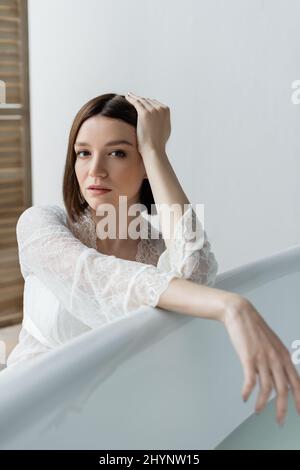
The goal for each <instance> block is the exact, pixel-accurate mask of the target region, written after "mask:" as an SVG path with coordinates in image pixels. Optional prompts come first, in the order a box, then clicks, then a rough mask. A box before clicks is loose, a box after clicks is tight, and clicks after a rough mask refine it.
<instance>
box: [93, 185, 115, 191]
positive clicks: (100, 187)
mask: <svg viewBox="0 0 300 470" xmlns="http://www.w3.org/2000/svg"><path fill="white" fill-rule="evenodd" d="M88 189H103V190H106V191H111V189H110V188H105V187H104V186H97V185H95V184H91V186H89V187H88Z"/></svg>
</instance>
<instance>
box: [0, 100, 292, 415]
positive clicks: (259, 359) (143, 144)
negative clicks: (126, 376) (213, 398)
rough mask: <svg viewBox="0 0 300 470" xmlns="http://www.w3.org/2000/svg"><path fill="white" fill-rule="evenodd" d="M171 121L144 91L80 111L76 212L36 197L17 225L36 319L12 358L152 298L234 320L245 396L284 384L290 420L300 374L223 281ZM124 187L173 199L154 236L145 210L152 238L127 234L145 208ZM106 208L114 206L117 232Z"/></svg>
mask: <svg viewBox="0 0 300 470" xmlns="http://www.w3.org/2000/svg"><path fill="white" fill-rule="evenodd" d="M170 131H171V125H170V110H169V108H168V107H167V106H165V105H163V104H162V103H160V102H158V101H157V100H154V99H149V98H142V97H140V96H137V95H133V94H128V95H126V97H125V96H122V95H114V94H106V95H102V96H99V97H96V98H94V99H92V100H90V101H89V102H88V103H86V104H85V105H84V106H83V107H82V108H81V109H80V111H79V112H78V113H77V115H76V117H75V119H74V122H73V125H72V128H71V131H70V136H69V145H68V153H67V159H66V165H65V172H64V181H63V197H64V204H65V207H66V212H65V211H64V210H63V209H61V208H60V207H58V206H33V207H30V208H28V209H26V210H25V211H24V212H23V213H22V214H21V216H20V218H19V220H18V223H17V239H18V245H19V257H20V265H21V271H22V274H23V277H24V279H25V289H24V318H23V323H22V330H21V333H20V338H19V343H18V344H17V346H16V348H15V349H14V350H13V351H12V353H11V355H10V356H9V358H8V361H7V365H8V366H9V367H11V366H12V365H16V364H18V363H20V362H22V361H24V360H29V359H31V358H34V357H36V356H38V355H40V354H41V353H44V352H47V351H49V350H51V349H52V348H54V347H57V346H58V345H60V344H63V343H64V342H66V341H68V340H69V339H71V338H72V337H74V336H76V335H79V334H82V333H83V332H84V331H87V330H89V329H91V328H97V327H98V326H101V325H103V324H104V323H107V322H114V321H118V320H119V319H120V318H122V317H124V316H128V315H130V314H131V313H132V312H134V311H135V310H136V309H137V308H138V307H140V306H141V305H151V306H153V307H155V306H158V307H160V308H163V309H167V310H170V311H174V312H178V313H182V314H187V315H192V316H197V317H201V318H208V319H212V320H218V321H220V322H222V323H223V324H224V326H225V328H226V330H227V332H228V334H229V337H230V339H231V341H232V344H233V346H234V348H235V350H236V352H237V354H238V356H239V359H240V361H241V364H242V367H243V371H244V385H243V389H242V396H243V399H244V400H247V399H248V397H249V395H250V393H251V391H252V389H253V387H254V386H255V384H256V380H257V376H258V378H259V383H260V391H259V394H258V398H257V402H256V412H259V411H260V410H262V409H263V408H264V407H265V405H266V403H267V400H268V398H269V396H270V393H271V391H272V389H273V387H274V388H275V389H276V391H277V402H276V409H277V412H276V415H277V420H278V423H283V420H284V417H285V414H286V409H287V396H288V390H289V387H290V388H291V390H292V392H293V395H294V399H295V403H296V407H297V410H298V412H299V413H300V378H299V375H298V373H297V370H296V369H295V367H294V365H293V363H292V361H291V358H290V354H289V351H288V349H287V348H286V347H285V346H284V345H283V343H282V342H281V340H280V339H279V338H278V337H277V336H276V334H275V333H274V332H273V331H272V330H271V329H270V328H269V326H268V325H267V324H266V322H265V321H264V320H263V318H262V317H261V315H260V314H259V313H258V312H257V310H256V309H255V308H254V306H253V305H252V304H251V302H249V300H247V299H246V298H243V297H241V296H239V295H238V294H235V293H230V292H227V291H224V290H221V289H216V288H213V287H212V286H213V284H214V282H215V278H216V274H217V268H218V264H217V262H216V259H215V257H214V254H213V253H212V252H211V250H210V243H209V241H208V239H207V235H206V232H205V231H202V228H201V224H198V219H197V218H196V215H195V212H194V211H193V209H192V207H191V205H190V203H189V201H188V199H187V197H186V195H185V193H184V192H183V190H182V188H181V186H180V184H179V181H178V179H177V177H176V175H175V173H174V170H173V168H172V166H171V164H170V162H169V160H168V157H167V155H166V151H165V145H166V142H167V140H168V138H169V135H170ZM95 187H96V189H95ZM97 188H98V189H97ZM99 188H102V190H101V189H99ZM120 197H125V200H126V202H127V206H128V207H129V208H130V207H134V205H135V204H137V205H139V204H140V205H142V206H143V207H145V208H146V212H148V213H151V212H150V211H151V207H152V205H153V204H156V205H157V206H158V207H159V208H160V207H164V209H162V210H160V211H159V217H160V219H159V220H160V225H161V232H160V231H156V230H155V229H154V227H152V226H151V227H150V225H151V224H150V225H149V224H148V225H147V227H148V231H147V229H146V235H147V236H146V237H145V238H144V234H145V231H144V229H145V219H144V218H143V217H139V218H138V222H139V224H140V228H141V233H142V234H143V238H142V237H141V236H139V237H131V236H129V238H127V235H128V231H130V228H132V227H131V225H132V223H133V222H134V220H133V214H132V212H130V211H124V210H123V209H122V208H121V205H120ZM171 207H172V209H173V208H174V207H175V210H174V214H173V215H174V219H173V221H174V225H173V227H172V229H171V230H170V225H171V224H170V217H169V216H170V210H169V209H170V208H171ZM104 209H105V210H107V211H108V212H110V211H111V209H113V211H112V213H109V216H110V218H109V224H108V225H109V229H110V228H111V225H114V226H113V230H112V232H110V234H109V236H108V237H107V238H105V237H104V227H103V222H105V221H106V219H105V217H104V212H105V211H104ZM121 209H122V210H121ZM111 216H112V217H111ZM195 221H196V222H197V225H198V229H197V231H196V240H195V241H194V242H193V243H191V242H190V240H191V234H192V232H191V229H190V225H191V223H192V222H195ZM112 222H113V223H112ZM120 228H121V229H122V230H123V232H122V230H121V233H123V235H124V228H125V237H123V236H120ZM149 228H151V234H150V232H149ZM153 229H154V230H153ZM131 232H132V231H131ZM116 233H118V234H119V236H116ZM153 234H154V235H155V236H153ZM46 299H47V301H46Z"/></svg>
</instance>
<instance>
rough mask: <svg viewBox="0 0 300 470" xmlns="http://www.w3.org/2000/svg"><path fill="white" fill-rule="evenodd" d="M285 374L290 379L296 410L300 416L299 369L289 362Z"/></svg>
mask: <svg viewBox="0 0 300 470" xmlns="http://www.w3.org/2000/svg"><path fill="white" fill-rule="evenodd" d="M285 373H286V375H287V377H288V380H289V383H290V386H291V390H292V394H293V397H294V400H295V404H296V409H297V411H298V413H299V414H300V377H299V374H298V371H297V369H296V368H295V366H294V364H293V363H292V362H288V363H287V364H286V365H285Z"/></svg>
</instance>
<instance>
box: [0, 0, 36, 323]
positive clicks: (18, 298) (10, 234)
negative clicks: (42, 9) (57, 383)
mask: <svg viewBox="0 0 300 470" xmlns="http://www.w3.org/2000/svg"><path fill="white" fill-rule="evenodd" d="M27 23H28V21H27V1H26V0H0V80H4V82H5V85H6V103H4V104H3V105H2V106H0V328H1V327H2V326H7V325H13V324H15V323H19V322H20V321H22V317H23V312H22V310H23V291H24V279H23V277H22V273H21V269H20V262H19V253H18V244H17V237H16V225H17V221H18V219H19V217H20V215H21V214H22V212H23V211H24V210H25V209H26V207H29V206H31V205H32V202H31V159H30V132H29V94H28V93H29V92H28V90H29V74H28V30H27V29H28V24H27ZM18 107H19V108H18Z"/></svg>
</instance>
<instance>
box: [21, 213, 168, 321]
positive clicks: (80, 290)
mask: <svg viewBox="0 0 300 470" xmlns="http://www.w3.org/2000/svg"><path fill="white" fill-rule="evenodd" d="M63 214H64V211H63V209H61V208H60V207H59V206H48V205H40V206H32V207H29V208H28V209H26V210H25V211H24V212H23V213H22V214H21V216H20V217H19V219H18V222H17V227H16V232H17V241H18V248H19V260H20V267H21V272H22V275H23V277H24V279H25V278H26V276H28V275H29V274H34V275H35V276H36V277H37V278H38V279H40V280H41V281H42V282H43V283H44V285H45V286H46V287H48V288H49V289H50V290H51V291H52V293H53V294H54V295H55V296H56V297H57V298H58V299H59V300H60V301H61V303H62V305H63V306H64V308H65V309H66V310H67V311H68V312H69V313H71V314H72V315H74V316H75V317H77V318H78V319H80V320H81V321H82V322H83V323H85V324H87V325H88V326H89V327H91V328H94V327H97V326H99V325H101V324H103V323H107V322H110V321H114V320H115V319H117V318H119V317H123V316H126V315H129V314H130V312H132V311H134V310H135V309H137V308H139V307H140V306H141V305H150V306H153V307H155V306H156V305H157V303H158V300H159V296H160V294H161V293H162V292H163V291H164V290H165V289H166V288H167V286H168V284H169V282H170V281H171V279H173V278H174V277H176V276H175V274H174V273H172V272H165V271H161V270H160V269H158V268H157V267H155V266H152V265H148V264H147V265H142V264H141V263H138V262H136V261H127V260H123V259H120V258H117V257H116V256H111V255H104V254H102V253H99V252H98V251H97V250H95V249H94V248H89V247H87V246H85V245H84V244H83V243H82V242H81V241H80V240H78V239H77V238H76V237H75V236H74V235H73V233H72V232H71V230H70V229H69V228H68V226H67V224H66V221H65V219H64V216H63Z"/></svg>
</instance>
